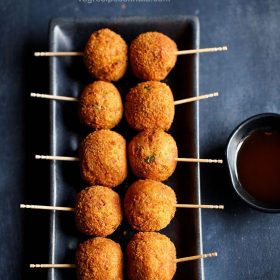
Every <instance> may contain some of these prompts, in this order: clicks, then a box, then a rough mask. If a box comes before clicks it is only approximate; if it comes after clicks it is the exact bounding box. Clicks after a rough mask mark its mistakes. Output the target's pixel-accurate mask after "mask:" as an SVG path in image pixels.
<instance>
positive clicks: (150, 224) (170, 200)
mask: <svg viewBox="0 0 280 280" xmlns="http://www.w3.org/2000/svg"><path fill="white" fill-rule="evenodd" d="M176 202H177V201H176V195H175V193H174V191H173V190H172V189H171V188H170V187H168V186H166V185H164V184H163V183H161V182H157V181H153V180H149V179H147V180H138V181H136V182H135V183H133V184H132V185H131V186H130V187H129V189H128V191H127V192H126V195H125V198H124V209H125V216H126V218H127V220H128V222H129V224H130V225H131V226H132V227H133V228H134V229H135V230H138V231H158V230H161V229H163V228H165V227H166V226H167V225H168V224H169V223H170V221H171V219H172V218H173V217H174V214H175V211H176V207H175V204H176Z"/></svg>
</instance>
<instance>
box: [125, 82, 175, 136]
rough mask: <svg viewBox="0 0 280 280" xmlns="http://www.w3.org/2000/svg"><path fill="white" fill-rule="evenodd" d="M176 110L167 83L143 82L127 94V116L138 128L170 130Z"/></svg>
mask: <svg viewBox="0 0 280 280" xmlns="http://www.w3.org/2000/svg"><path fill="white" fill-rule="evenodd" d="M174 111H175V108H174V99H173V94H172V91H171V90H170V88H169V86H168V85H166V84H165V83H161V82H157V81H149V82H143V83H140V84H138V85H137V86H136V87H134V88H132V89H131V90H130V91H129V93H128V94H127V96H126V102H125V117H126V120H127V122H128V124H129V125H130V126H131V127H133V128H134V129H136V130H140V131H141V130H144V129H147V130H148V129H149V130H155V129H163V130H168V129H169V128H170V126H171V124H172V121H173V118H174V113H175V112H174Z"/></svg>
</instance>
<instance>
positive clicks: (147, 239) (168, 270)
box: [126, 232, 176, 280]
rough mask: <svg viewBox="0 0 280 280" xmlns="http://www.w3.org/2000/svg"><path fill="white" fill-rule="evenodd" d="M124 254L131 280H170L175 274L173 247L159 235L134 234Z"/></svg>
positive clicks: (148, 233)
mask: <svg viewBox="0 0 280 280" xmlns="http://www.w3.org/2000/svg"><path fill="white" fill-rule="evenodd" d="M126 253H127V264H128V277H129V279H131V280H159V279H160V280H171V279H172V278H173V276H174V274H175V272H176V249H175V246H174V244H173V243H172V242H171V240H170V239H169V238H168V237H166V236H165V235H162V234H160V233H156V232H139V233H137V234H135V235H134V236H133V238H132V239H131V240H130V242H129V243H128V246H127V250H126Z"/></svg>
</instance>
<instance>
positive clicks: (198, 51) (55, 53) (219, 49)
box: [34, 46, 228, 57]
mask: <svg viewBox="0 0 280 280" xmlns="http://www.w3.org/2000/svg"><path fill="white" fill-rule="evenodd" d="M227 50H228V48H227V46H223V47H215V48H204V49H193V50H182V51H177V52H176V53H175V54H176V55H184V54H194V53H207V52H221V51H227ZM83 55H84V53H83V52H35V53H34V56H37V57H38V56H83Z"/></svg>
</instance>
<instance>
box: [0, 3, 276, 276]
mask: <svg viewBox="0 0 280 280" xmlns="http://www.w3.org/2000/svg"><path fill="white" fill-rule="evenodd" d="M0 13H1V16H0V34H1V40H0V51H1V64H0V129H1V131H0V133H1V134H0V135H1V138H0V141H1V145H0V155H1V161H0V172H1V173H0V176H1V177H0V178H1V179H0V181H1V183H0V194H1V196H0V207H1V211H0V223H1V227H0V238H1V242H0V252H1V256H0V279H46V271H31V272H30V271H29V269H28V268H27V265H28V264H29V263H30V262H38V263H45V262H47V261H48V242H49V240H48V237H49V233H48V222H49V220H48V219H49V214H48V213H42V212H40V213H36V212H35V211H34V212H32V213H31V212H30V211H22V210H20V209H19V204H20V203H22V202H29V203H37V204H47V203H48V201H49V191H48V187H49V182H48V179H47V178H48V176H47V174H48V168H49V164H48V163H43V162H42V163H40V164H39V165H38V164H36V162H34V160H33V158H32V155H34V154H35V153H37V152H40V153H42V154H43V153H47V152H48V151H49V148H48V145H49V140H48V139H49V134H48V125H49V124H48V116H47V112H48V104H49V103H48V102H41V101H40V102H36V100H35V101H34V100H30V98H29V92H30V91H38V92H44V91H45V92H48V60H47V59H35V58H34V57H33V55H32V54H33V52H34V51H36V50H46V49H47V48H48V23H49V21H50V19H52V18H55V17H94V16H112V15H114V16H128V15H142V16H143V15H144V16H145V15H147V16H158V15H177V14H188V15H196V16H198V17H199V20H200V26H201V33H200V34H201V46H202V47H211V46H220V45H224V44H227V45H228V46H229V51H228V53H226V54H225V53H217V54H208V55H201V56H200V91H201V93H206V92H211V91H216V90H217V91H219V92H220V93H221V96H220V97H219V98H216V99H215V100H209V101H208V102H207V101H204V102H201V104H200V146H201V148H200V153H201V157H213V158H216V157H223V155H224V149H225V145H226V141H227V138H228V136H229V135H230V133H231V131H232V130H233V129H234V128H235V126H236V125H238V124H239V123H240V122H241V121H242V120H244V119H246V118H247V117H249V116H252V115H254V114H257V113H262V112H275V113H279V112H280V94H279V86H280V79H279V78H280V77H279V63H280V58H279V52H278V51H279V46H280V32H279V25H280V2H279V1H278V0H267V1H257V0H255V1H253V0H247V1H243V0H216V1H211V0H204V1H202V0H198V1H197V0H192V1H191V0H186V1H183V0H182V1H180V0H170V2H168V3H164V2H163V3H159V2H157V3H129V2H122V3H110V4H109V3H97V2H96V3H84V2H82V1H80V2H79V1H77V0H60V1H54V0H53V1H28V0H25V1H15V0H10V1H8V0H7V1H3V0H2V1H0ZM186 145H187V143H186ZM201 179H202V200H203V202H205V203H224V204H225V207H226V209H225V210H224V211H223V212H221V211H203V242H204V250H205V251H212V250H217V251H218V252H219V257H218V258H216V259H211V260H209V261H208V260H207V261H205V274H206V279H227V280H241V279H254V280H256V279H269V280H277V279H279V277H280V266H279V257H280V253H279V235H280V215H279V214H265V213H261V212H258V211H256V210H253V209H250V208H248V207H247V206H246V205H244V204H243V203H242V202H241V201H240V200H239V199H238V198H237V196H236V195H235V194H234V193H233V191H232V189H231V186H230V182H229V178H228V175H227V172H226V168H221V167H217V166H202V167H201Z"/></svg>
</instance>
